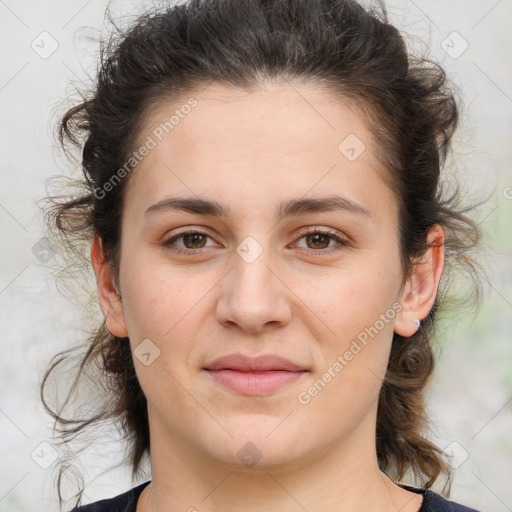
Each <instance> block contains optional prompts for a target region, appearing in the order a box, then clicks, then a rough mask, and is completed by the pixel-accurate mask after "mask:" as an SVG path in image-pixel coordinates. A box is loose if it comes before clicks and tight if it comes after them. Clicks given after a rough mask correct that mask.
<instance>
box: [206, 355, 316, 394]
mask: <svg viewBox="0 0 512 512" xmlns="http://www.w3.org/2000/svg"><path fill="white" fill-rule="evenodd" d="M204 370H207V371H208V373H209V374H210V375H211V376H212V378H213V379H214V380H215V381H216V382H218V383H219V384H221V385H223V386H225V387H227V388H230V389H232V390H233V391H236V392H238V393H241V394H245V395H264V394H267V393H271V392H272V391H275V390H277V389H279V388H282V387H283V386H286V385H287V384H291V383H293V382H295V381H296V380H298V379H300V377H302V376H303V375H304V374H307V373H309V372H308V370H306V369H305V368H303V367H301V366H299V365H298V364H295V363H293V362H292V361H290V360H288V359H284V358H282V357H279V356H276V355H263V356H258V357H247V356H244V355H242V354H230V355H228V356H224V357H221V358H219V359H216V360H215V361H213V362H212V363H210V364H208V365H207V366H206V367H205V368H204Z"/></svg>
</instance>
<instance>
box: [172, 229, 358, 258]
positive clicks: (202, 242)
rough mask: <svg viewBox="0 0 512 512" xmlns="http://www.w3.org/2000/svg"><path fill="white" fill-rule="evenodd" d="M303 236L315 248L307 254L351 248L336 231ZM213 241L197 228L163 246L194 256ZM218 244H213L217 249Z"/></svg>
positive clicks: (310, 232)
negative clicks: (209, 241)
mask: <svg viewBox="0 0 512 512" xmlns="http://www.w3.org/2000/svg"><path fill="white" fill-rule="evenodd" d="M299 234H300V235H301V236H300V238H299V239H298V240H302V239H305V240H306V243H309V244H312V245H313V247H314V248H306V252H307V253H309V254H313V255H317V256H318V255H325V254H332V253H334V252H336V251H339V250H341V249H343V247H348V246H350V241H349V240H347V239H346V238H344V237H342V236H340V235H339V233H338V232H337V231H336V230H332V229H328V228H324V229H319V228H307V229H305V230H302V231H300V232H299ZM208 239H210V240H213V239H212V237H211V236H210V235H209V234H208V233H207V232H204V231H200V230H198V229H195V228H191V229H187V230H185V231H181V232H180V233H177V234H175V235H173V236H172V237H170V238H168V239H167V240H165V241H164V242H163V243H162V245H163V246H164V247H166V248H167V249H169V250H170V251H172V252H174V253H176V254H186V255H189V256H190V255H194V254H198V253H199V254H200V253H202V252H203V249H206V248H207V247H212V245H210V246H208V245H206V244H207V240H208ZM179 240H182V244H183V247H179V246H178V245H177V243H176V242H177V241H179ZM333 241H334V242H337V244H335V245H334V246H332V247H329V244H330V243H331V242H333ZM215 246H216V244H215V243H214V244H213V247H215Z"/></svg>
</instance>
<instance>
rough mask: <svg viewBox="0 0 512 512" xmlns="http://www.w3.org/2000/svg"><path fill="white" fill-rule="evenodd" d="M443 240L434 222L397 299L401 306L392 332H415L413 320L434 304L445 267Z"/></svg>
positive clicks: (425, 314)
mask: <svg viewBox="0 0 512 512" xmlns="http://www.w3.org/2000/svg"><path fill="white" fill-rule="evenodd" d="M444 241H445V236H444V231H443V229H442V227H441V226H440V225H438V224H436V225H434V226H433V227H432V228H431V229H430V231H429V234H428V237H427V243H428V244H429V248H428V250H427V251H426V253H425V254H424V255H423V257H422V258H420V259H419V260H418V261H416V262H415V263H414V266H413V270H412V271H411V275H410V276H409V277H408V279H407V282H406V284H405V286H404V289H403V292H402V295H401V298H400V303H401V304H402V309H401V310H400V312H399V313H398V315H397V317H396V319H395V324H394V331H395V332H396V333H397V334H399V335H400V336H403V337H405V338H408V337H410V336H412V335H413V334H415V333H416V331H417V330H418V328H419V324H418V323H417V321H416V320H419V321H421V320H422V319H423V318H425V317H426V316H427V315H428V314H429V313H430V310H431V309H432V307H433V306H434V303H435V300H436V297H437V290H438V288H439V282H440V280H441V275H442V272H443V268H444Z"/></svg>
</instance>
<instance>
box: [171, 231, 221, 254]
mask: <svg viewBox="0 0 512 512" xmlns="http://www.w3.org/2000/svg"><path fill="white" fill-rule="evenodd" d="M208 238H210V239H211V237H210V235H209V234H208V233H205V232H203V231H199V230H197V229H188V230H186V231H182V232H181V233H178V234H175V235H173V236H172V237H171V238H168V239H167V240H166V241H164V242H163V244H162V245H164V247H167V248H168V249H169V250H170V251H172V252H175V253H177V254H192V253H200V252H202V249H204V248H206V247H208V246H206V240H207V239H208ZM180 239H183V244H184V247H185V248H181V247H178V246H177V245H176V241H177V240H180ZM210 247H211V246H210Z"/></svg>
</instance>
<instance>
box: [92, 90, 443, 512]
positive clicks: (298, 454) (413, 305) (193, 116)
mask: <svg viewBox="0 0 512 512" xmlns="http://www.w3.org/2000/svg"><path fill="white" fill-rule="evenodd" d="M193 96H194V98H196V100H197V101H198V104H197V106H196V107H194V108H193V109H192V110H191V112H190V113H189V114H188V115H187V116H186V117H184V119H181V120H180V122H179V124H178V125H176V126H175V127H174V129H173V130H172V131H170V132H169V133H168V134H167V135H166V136H165V137H164V138H163V140H162V141H161V142H159V143H158V145H157V146H156V147H155V148H153V149H152V150H151V151H150V152H149V154H148V155H147V156H146V157H145V158H144V159H143V160H142V161H141V163H140V164H139V165H138V166H137V168H136V169H135V170H134V171H132V172H133V174H132V175H131V176H130V186H129V187H128V189H127V191H126V202H125V209H124V212H123V220H122V246H121V263H120V279H119V283H115V282H114V277H113V273H112V269H111V267H110V266H109V265H107V264H106V263H105V260H104V252H103V248H102V246H101V242H100V240H99V239H95V240H94V242H93V244H92V248H91V259H92V263H93V266H94V270H95V274H96V279H97V286H98V296H99V301H100V306H101V309H102V311H103V314H104V315H105V318H106V324H107V328H108V329H109V331H110V332H111V333H113V334H115V335H116V336H120V337H125V336H129V339H130V344H131V347H132V350H135V349H136V348H137V346H138V345H139V344H140V343H141V342H142V341H143V340H145V339H150V340H151V343H152V344H154V345H152V346H156V347H158V350H159V351H160V354H159V355H158V357H156V359H154V361H153V362H152V363H151V364H149V365H147V366H146V365H145V364H143V363H142V362H141V361H140V360H139V359H138V358H137V357H134V364H135V369H136V372H137V376H138V378H139V381H140V384H141V386H142V389H143V391H144V393H145V395H146V397H147V400H148V414H149V424H150V437H151V458H152V483H151V484H150V485H149V486H148V487H147V488H146V489H145V490H144V492H143V493H142V495H141V497H140V499H139V501H138V505H137V512H143V511H144V512H157V511H162V510H167V511H171V512H173V511H186V510H194V509H196V510H200V511H220V510H222V511H223V512H238V511H240V512H242V511H244V512H245V511H247V510H251V511H252V512H260V511H265V512H269V511H278V510H279V511H282V510H286V511H289V512H292V511H303V510H307V511H308V512H319V511H325V510H334V511H338V510H339V511H344V512H355V511H360V510H368V511H370V510H374V511H377V510H378V511H379V512H388V511H398V510H400V511H401V512H416V511H418V510H419V508H420V505H421V500H422V497H421V495H418V494H415V493H411V492H409V491H406V490H405V489H403V488H401V487H399V486H398V485H396V484H395V483H394V482H392V481H391V480H390V479H389V478H388V477H387V476H386V475H384V474H383V473H382V472H381V471H380V469H379V467H378V464H377V458H376V449H375V425H376V414H377V403H378V402H377V401H378V396H379V389H380V387H381V384H382V378H383V376H384V373H385V369H386V366H387V362H388V358H389V352H390V348H391V342H392V338H393V332H396V333H398V334H400V335H402V336H411V335H412V334H414V333H415V332H416V330H417V327H416V324H415V321H414V320H415V319H416V318H418V319H422V318H424V317H425V316H427V314H428V313H429V311H430V309H431V308H432V306H433V304H434V301H435V297H436V292H437V288H438V284H439V280H440V276H441V274H442V269H443V264H444V252H443V247H442V244H443V242H444V234H443V230H442V229H441V227H440V226H434V227H433V228H432V229H431V231H430V234H429V241H430V242H434V241H436V242H437V243H438V244H440V246H439V247H433V248H431V249H429V251H428V252H427V253H426V255H425V256H424V258H423V259H422V260H421V261H418V262H417V263H416V265H415V267H414V271H413V273H412V274H411V275H410V276H409V277H408V278H407V280H406V281H405V283H404V284H403V281H402V279H403V277H404V276H403V274H402V268H401V265H400V254H399V245H398V210H397V201H396V197H395V196H394V195H393V193H392V191H391V190H390V189H389V188H388V187H387V186H386V185H385V183H384V181H383V180H382V175H383V169H382V167H381V165H380V163H379V161H378V159H377V156H376V155H377V147H376V145H375V144H376V143H375V141H374V140H373V139H372V137H371V135H370V133H369V131H368V130H367V129H366V127H365V123H364V119H362V118H361V117H360V115H359V114H358V113H357V112H356V111H355V110H353V109H351V108H350V105H349V104H348V103H343V102H337V103H334V102H333V98H332V97H331V96H330V95H329V94H328V93H326V92H325V91H320V90H319V89H316V88H315V87H314V86H308V85H305V84H301V85H294V86H293V87H291V85H290V84H280V85H274V86H268V87H266V88H265V89H261V90H258V91H257V92H251V93H247V92H239V91H235V90H234V89H231V88H227V87H225V86H223V85H220V84H215V83H214V84H211V85H210V86H209V87H207V88H205V89H203V90H201V91H199V92H198V93H197V94H194V95H193ZM183 103H185V101H184V102H183ZM179 106H180V104H177V103H173V104H170V103H161V104H160V105H159V107H158V109H157V110H156V111H155V112H152V114H151V116H147V117H148V119H147V120H146V123H145V124H144V128H143V129H142V130H141V132H140V137H139V141H140V142H141V143H143V141H145V140H146V137H147V136H148V135H150V134H151V132H152V130H153V129H154V128H155V127H156V126H157V125H158V124H159V123H160V122H163V121H165V120H167V119H169V117H170V115H172V113H173V112H174V110H175V109H176V108H177V107H178V108H179ZM349 134H355V135H356V136H357V137H358V138H359V139H360V140H361V141H363V142H364V144H365V146H366V149H365V151H364V152H363V153H362V154H361V155H360V156H359V157H358V158H357V159H356V160H354V161H349V160H348V159H347V158H346V157H345V156H344V154H342V153H341V152H340V151H339V150H338V146H339V144H340V142H342V141H343V140H344V139H345V138H346V137H347V136H348V135H349ZM333 193H336V194H337V195H340V196H343V197H345V198H348V199H350V200H352V201H354V202H357V203H358V204H360V205H362V206H364V207H365V208H367V209H368V210H369V211H370V213H371V217H366V216H363V215H358V214H355V213H351V212H347V211H342V210H339V211H334V212H317V213H308V214H306V215H299V216H294V217H290V218H285V219H283V220H281V221H279V222H276V221H275V219H274V217H273V210H274V208H275V207H276V206H277V204H278V203H280V202H281V201H285V200H289V199H298V198H303V197H316V198H321V197H325V196H329V195H333ZM170 196H173V197H190V196H193V197H198V196H199V197H202V198H207V199H211V200H216V201H218V202H220V203H222V204H223V205H225V206H229V208H230V215H229V216H226V217H222V218H220V217H214V216H211V215H200V214H194V213H188V212H176V211H160V212H158V213H156V212H155V213H154V214H152V215H144V211H145V210H146V209H147V208H148V207H149V206H151V205H153V204H154V203H156V202H158V201H160V200H162V199H164V198H167V197H170ZM185 226H187V227H193V228H196V229H197V231H199V232H206V235H207V237H204V238H199V239H187V237H185V238H179V239H177V240H176V241H175V242H174V247H176V246H177V247H179V248H181V249H183V250H185V251H187V250H188V251H189V252H188V253H187V254H176V253H174V252H172V251H171V247H172V246H167V247H166V246H165V245H164V243H165V241H166V240H168V239H169V238H170V237H171V235H175V234H178V233H179V232H180V230H182V229H183V228H184V227H185ZM305 227H311V228H312V231H313V233H316V232H317V231H315V230H314V229H313V228H317V229H318V230H320V231H322V230H323V229H325V228H331V230H335V231H336V233H338V234H339V235H340V236H341V237H344V238H346V239H349V240H350V241H351V244H350V245H348V246H341V245H340V244H339V243H338V242H337V241H336V240H335V239H333V238H326V239H322V238H320V240H318V239H315V238H314V237H311V236H310V237H308V236H305V235H301V234H299V233H298V231H299V230H300V229H301V228H305ZM310 234H311V233H310ZM247 236H251V237H253V238H254V239H255V240H257V242H258V243H259V244H260V246H261V248H262V249H263V252H262V253H261V254H260V255H259V257H257V258H256V260H255V261H252V262H251V263H248V262H247V261H246V260H244V259H243V258H242V257H241V256H240V255H239V254H238V253H237V251H236V249H237V247H238V246H239V245H240V244H241V243H242V242H243V241H244V239H245V238H246V237H247ZM200 247H203V250H202V252H200V253H197V250H198V248H200ZM329 248H338V249H339V250H337V251H335V252H333V253H332V254H325V251H326V250H327V249H329ZM308 249H309V252H308ZM194 251H196V252H195V253H194ZM116 284H118V285H119V287H118V290H119V294H120V295H118V294H117V293H116ZM402 284H403V286H402ZM397 301H398V303H399V304H400V305H401V307H402V309H401V310H400V311H399V312H398V313H396V314H395V316H394V318H393V319H392V320H390V321H388V322H387V323H385V325H384V327H383V328H382V329H381V330H379V332H378V334H377V335H375V336H374V337H373V338H370V340H369V342H368V344H367V345H366V346H364V348H363V349H362V350H361V351H360V352H359V353H358V354H357V355H355V356H354V357H353V359H352V360H351V361H350V362H349V363H348V364H347V365H346V366H344V367H343V369H342V371H341V372H339V374H338V375H337V376H336V377H335V378H333V379H331V381H330V382H329V383H328V384H327V385H326V386H325V387H324V389H322V390H321V392H319V393H318V394H317V395H316V396H314V397H313V398H312V399H311V401H310V402H309V403H307V404H301V403H299V401H298V400H297V395H298V393H299V392H301V391H304V390H307V389H308V387H310V386H311V385H312V384H313V383H314V382H316V381H318V379H319V378H321V376H322V374H323V373H324V372H325V371H327V369H328V368H329V367H330V366H332V364H333V362H334V361H336V358H337V356H338V355H340V354H341V355H342V354H344V353H345V352H346V350H347V349H349V347H350V345H351V343H352V341H353V340H354V339H356V337H357V336H358V334H359V333H361V332H362V331H364V329H365V328H367V327H369V326H373V325H374V324H375V323H376V321H377V320H378V319H379V315H381V314H382V313H385V312H386V311H388V310H390V308H392V305H393V304H394V303H396V302H397ZM233 352H241V353H244V354H248V355H259V354H268V353H274V354H278V355H280V356H283V357H287V358H288V359H291V360H292V361H294V362H297V363H299V364H301V365H303V366H304V367H306V368H308V369H309V373H306V374H304V375H303V377H301V379H300V380H299V381H297V382H295V383H293V384H291V385H288V386H285V387H284V388H281V389H280V390H278V391H275V392H273V393H271V394H268V395H266V396H257V397H255V396H246V395H241V394H238V393H235V392H233V391H231V390H228V389H225V388H223V387H221V386H220V385H218V384H216V383H213V382H212V380H211V378H210V375H209V374H207V373H206V372H204V371H203V370H202V368H203V367H204V366H205V365H206V364H207V363H209V362H211V361H213V360H214V359H216V358H217V357H220V356H223V355H226V354H230V353H233ZM249 441H250V442H251V443H253V445H254V446H255V447H257V450H258V452H259V454H260V455H261V458H260V459H259V460H258V461H257V463H256V464H255V465H253V466H251V467H248V466H247V465H244V464H243V463H242V461H241V460H240V459H239V457H238V456H237V452H238V451H239V450H240V449H241V448H242V447H243V446H244V445H245V444H246V443H247V442H249ZM192 507H194V508H192Z"/></svg>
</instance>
